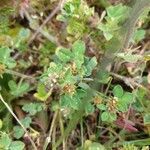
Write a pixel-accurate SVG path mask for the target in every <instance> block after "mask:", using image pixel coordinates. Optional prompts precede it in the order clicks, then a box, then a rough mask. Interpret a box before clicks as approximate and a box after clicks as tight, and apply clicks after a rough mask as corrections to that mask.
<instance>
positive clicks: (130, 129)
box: [115, 118, 138, 132]
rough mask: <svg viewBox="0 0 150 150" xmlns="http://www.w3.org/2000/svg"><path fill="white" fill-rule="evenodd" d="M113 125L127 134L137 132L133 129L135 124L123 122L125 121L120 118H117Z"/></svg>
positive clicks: (128, 121)
mask: <svg viewBox="0 0 150 150" xmlns="http://www.w3.org/2000/svg"><path fill="white" fill-rule="evenodd" d="M115 124H116V125H117V126H118V127H120V128H122V129H125V130H126V131H128V132H137V131H138V130H137V129H136V128H135V127H134V126H135V124H134V123H133V122H132V121H130V120H125V119H122V118H119V119H117V120H116V121H115Z"/></svg>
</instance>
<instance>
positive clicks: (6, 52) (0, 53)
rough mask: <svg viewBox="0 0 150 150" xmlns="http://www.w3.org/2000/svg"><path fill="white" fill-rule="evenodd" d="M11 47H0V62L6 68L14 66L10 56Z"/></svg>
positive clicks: (14, 63)
mask: <svg viewBox="0 0 150 150" xmlns="http://www.w3.org/2000/svg"><path fill="white" fill-rule="evenodd" d="M10 53H11V49H9V48H8V47H0V63H2V64H4V65H6V66H7V67H8V68H14V67H15V65H16V62H15V61H14V60H13V59H12V58H11V57H10Z"/></svg>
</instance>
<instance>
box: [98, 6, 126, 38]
mask: <svg viewBox="0 0 150 150" xmlns="http://www.w3.org/2000/svg"><path fill="white" fill-rule="evenodd" d="M106 12H107V16H106V17H105V20H106V23H100V24H99V25H98V29H100V30H101V31H102V32H103V35H104V37H105V38H106V40H107V41H109V40H110V39H112V38H113V37H114V36H117V35H116V33H117V31H119V29H120V24H121V23H123V22H124V21H125V19H126V18H127V17H128V13H129V7H127V6H123V5H122V4H119V5H116V6H110V7H108V8H106Z"/></svg>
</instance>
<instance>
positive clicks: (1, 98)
mask: <svg viewBox="0 0 150 150" xmlns="http://www.w3.org/2000/svg"><path fill="white" fill-rule="evenodd" d="M0 100H1V101H2V103H3V104H4V105H5V106H6V108H7V109H8V111H9V112H10V113H11V114H12V116H13V117H14V118H15V119H16V121H17V122H18V124H19V125H20V126H21V127H22V129H23V130H24V132H25V133H26V135H27V136H28V139H29V140H30V142H31V144H32V146H33V148H34V150H37V147H36V145H35V143H34V142H33V140H32V138H31V137H30V135H29V133H28V131H27V130H26V128H25V127H24V125H23V124H22V123H21V121H20V120H19V119H18V117H17V116H16V115H15V113H14V112H13V111H12V110H11V108H10V107H9V105H8V104H7V103H6V102H5V100H4V99H3V97H2V95H1V94H0Z"/></svg>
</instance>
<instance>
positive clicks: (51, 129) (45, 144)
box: [43, 110, 59, 150]
mask: <svg viewBox="0 0 150 150" xmlns="http://www.w3.org/2000/svg"><path fill="white" fill-rule="evenodd" d="M58 112H59V111H58V110H57V111H56V112H55V114H54V116H53V120H52V123H51V127H50V130H49V134H48V137H47V138H46V141H45V143H44V148H43V150H46V149H47V146H48V144H49V143H50V142H51V141H52V140H51V136H52V132H53V129H54V126H55V122H56V119H57V116H58Z"/></svg>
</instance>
